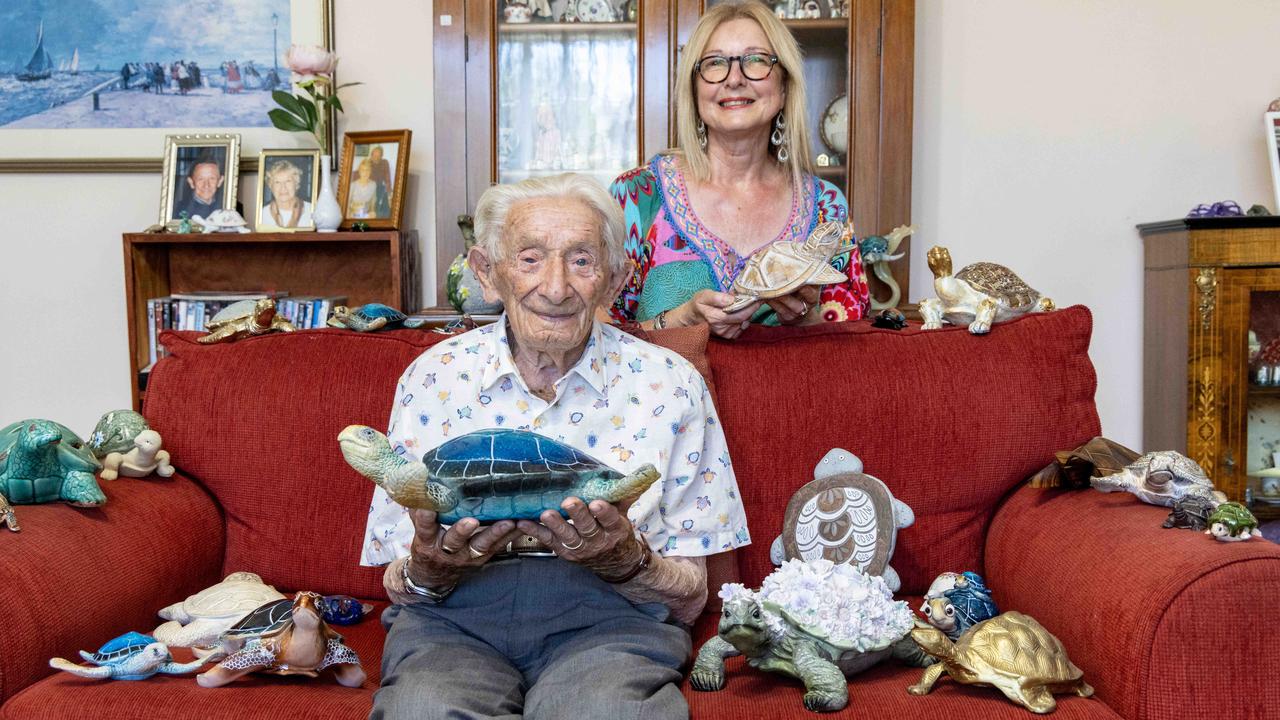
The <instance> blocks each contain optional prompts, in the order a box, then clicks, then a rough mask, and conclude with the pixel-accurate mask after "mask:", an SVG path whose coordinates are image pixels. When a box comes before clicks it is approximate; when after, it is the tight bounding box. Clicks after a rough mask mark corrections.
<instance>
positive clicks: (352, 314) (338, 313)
mask: <svg viewBox="0 0 1280 720" xmlns="http://www.w3.org/2000/svg"><path fill="white" fill-rule="evenodd" d="M406 317H407V316H406V315H405V314H404V313H402V312H400V311H399V310H397V309H395V308H393V307H391V306H390V305H383V304H382V303H367V304H365V305H361V306H360V307H358V308H349V307H347V306H346V305H335V306H334V307H333V310H331V311H329V319H328V320H327V321H326V322H327V324H328V325H329V327H336V328H346V329H347V330H355V331H356V332H373V331H374V330H382V329H384V328H385V329H387V330H391V329H394V328H398V327H400V326H401V325H402V324H403V323H404V321H405V318H406Z"/></svg>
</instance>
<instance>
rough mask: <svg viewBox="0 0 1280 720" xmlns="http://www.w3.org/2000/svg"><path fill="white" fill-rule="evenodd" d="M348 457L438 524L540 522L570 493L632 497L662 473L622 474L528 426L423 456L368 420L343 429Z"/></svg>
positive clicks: (587, 498) (586, 497)
mask: <svg viewBox="0 0 1280 720" xmlns="http://www.w3.org/2000/svg"><path fill="white" fill-rule="evenodd" d="M338 442H339V444H340V445H341V447H342V456H343V457H344V458H345V459H346V461H347V464H348V465H350V466H351V467H352V468H354V469H355V471H356V472H358V473H360V474H361V475H363V476H365V477H367V478H369V479H370V480H372V481H373V482H374V483H376V484H377V485H379V486H380V487H382V488H383V489H384V490H386V491H387V494H388V495H390V496H391V499H392V500H395V501H396V502H398V503H400V504H401V505H404V506H405V507H408V508H422V509H424V510H434V511H435V512H438V513H440V522H442V523H446V524H453V523H455V522H457V521H458V520H460V519H462V518H464V517H473V518H476V519H477V520H479V521H481V522H490V521H494V520H507V519H512V520H514V519H527V520H536V519H537V518H538V516H539V515H541V514H542V513H543V512H544V511H546V510H560V503H561V502H563V501H564V500H565V499H566V498H568V497H577V498H581V499H582V501H583V502H587V503H589V502H591V501H592V500H596V499H599V500H604V501H605V502H610V503H619V502H623V501H626V500H634V499H635V498H638V497H640V494H641V493H643V492H644V491H645V490H647V489H648V488H649V486H650V485H652V484H653V483H654V482H655V481H656V480H657V479H658V477H659V475H658V470H657V469H656V468H654V466H653V465H648V464H646V465H642V466H640V468H638V469H637V470H636V471H635V472H633V473H631V474H630V475H623V474H622V473H620V472H618V471H617V470H614V469H613V468H611V467H609V466H608V465H605V464H604V463H602V462H600V461H599V460H596V459H595V458H593V457H591V456H590V455H587V454H586V453H584V452H581V451H579V450H576V449H575V448H573V447H570V446H568V445H565V444H564V443H560V442H556V441H555V440H552V439H551V438H548V437H543V436H541V435H538V434H536V433H531V432H526V431H524V430H477V431H476V432H472V433H467V434H466V435H463V436H461V437H456V438H454V439H452V440H450V441H448V442H446V443H444V444H443V445H440V446H439V447H436V448H435V449H433V450H431V451H430V452H428V453H427V454H426V455H425V456H424V457H423V458H422V462H414V461H412V460H408V459H406V458H404V457H402V456H400V455H397V454H396V453H395V451H393V450H392V449H391V443H390V442H389V441H388V440H387V436H386V435H383V434H382V433H380V432H378V431H377V430H374V429H373V428H371V427H367V426H365V425H349V426H347V427H346V428H345V429H343V431H342V432H341V433H339V434H338Z"/></svg>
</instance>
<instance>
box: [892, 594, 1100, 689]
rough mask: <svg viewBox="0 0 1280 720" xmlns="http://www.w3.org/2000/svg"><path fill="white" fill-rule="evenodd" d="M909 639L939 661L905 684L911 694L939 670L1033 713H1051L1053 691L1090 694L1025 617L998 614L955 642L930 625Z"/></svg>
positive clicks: (1048, 637)
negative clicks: (987, 687) (993, 691)
mask: <svg viewBox="0 0 1280 720" xmlns="http://www.w3.org/2000/svg"><path fill="white" fill-rule="evenodd" d="M911 637H912V638H913V639H914V640H915V641H916V642H917V643H919V644H920V647H922V648H924V651H925V652H927V653H929V654H930V655H933V656H935V657H937V658H938V659H939V660H940V661H941V662H939V663H937V664H935V665H930V666H929V667H928V668H927V669H926V670H925V671H924V674H923V675H922V676H921V677H920V682H919V683H917V684H915V685H912V686H911V687H910V688H908V691H909V692H910V693H911V694H912V695H926V694H928V693H929V691H930V690H932V689H933V684H934V683H936V682H937V681H938V678H940V677H942V674H943V673H947V674H948V675H950V676H951V677H953V678H955V680H956V681H957V682H960V683H963V684H965V685H990V686H992V687H995V688H996V689H998V690H999V691H1000V692H1002V693H1004V695H1005V697H1007V698H1009V699H1010V700H1012V701H1013V702H1015V703H1017V704H1019V705H1021V706H1023V707H1025V708H1026V709H1028V710H1030V711H1031V712H1034V713H1049V712H1053V709H1054V708H1055V707H1057V701H1055V700H1054V699H1053V693H1064V692H1074V693H1076V694H1077V695H1079V696H1081V697H1089V696H1090V695H1093V688H1091V687H1089V684H1088V683H1086V682H1085V681H1084V672H1082V671H1081V670H1080V668H1078V667H1076V666H1075V665H1074V664H1073V663H1072V662H1071V659H1070V658H1068V657H1067V651H1066V649H1065V648H1063V647H1062V642H1061V641H1060V640H1058V638H1056V637H1054V635H1053V633H1050V632H1049V631H1048V630H1045V629H1044V627H1043V626H1042V625H1041V624H1040V623H1038V622H1036V620H1035V618H1033V617H1031V616H1029V615H1023V614H1022V613H1019V612H1006V613H1002V614H1000V615H997V616H995V617H993V618H991V619H990V620H986V621H983V622H980V623H978V624H977V625H974V626H973V627H971V628H969V631H968V632H966V633H965V634H964V635H961V636H960V640H959V641H957V642H955V643H952V642H951V640H950V639H948V638H947V636H946V634H944V633H943V632H942V631H941V630H939V629H937V628H934V627H917V628H916V629H914V630H912V631H911Z"/></svg>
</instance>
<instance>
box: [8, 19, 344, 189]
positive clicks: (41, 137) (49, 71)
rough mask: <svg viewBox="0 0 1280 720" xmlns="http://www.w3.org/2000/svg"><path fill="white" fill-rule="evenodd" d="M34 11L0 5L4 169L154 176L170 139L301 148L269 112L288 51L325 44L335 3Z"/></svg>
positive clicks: (284, 75)
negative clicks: (234, 138) (197, 137)
mask: <svg viewBox="0 0 1280 720" xmlns="http://www.w3.org/2000/svg"><path fill="white" fill-rule="evenodd" d="M37 5H39V4H37ZM34 7H36V5H32V3H30V2H16V3H15V2H2V3H0V48H8V49H9V51H10V54H9V55H8V57H6V58H5V67H4V70H5V71H8V70H9V69H10V68H9V66H10V65H12V66H13V74H11V75H9V77H8V79H7V81H6V80H0V172H58V171H74V172H155V171H156V170H158V169H160V167H161V162H160V160H159V159H158V158H157V157H156V154H155V152H156V148H158V147H160V146H161V138H162V137H163V136H165V135H168V134H200V133H214V132H235V133H239V134H240V136H241V137H242V138H243V141H244V146H245V151H246V153H245V154H246V155H247V156H248V157H250V158H252V157H256V156H257V154H258V152H259V151H260V150H261V149H263V148H268V147H302V146H303V145H304V144H305V143H306V142H307V139H306V138H304V137H300V136H299V137H297V138H295V137H294V135H295V134H294V133H288V132H284V131H281V130H276V129H275V128H274V127H272V125H271V121H270V120H269V119H268V118H267V111H268V110H270V109H272V108H273V107H275V104H274V103H273V101H272V99H271V91H272V90H273V89H280V90H288V89H289V88H290V82H291V80H292V78H291V73H290V72H289V70H288V68H287V67H285V65H284V55H285V53H286V52H287V51H288V49H289V46H290V45H291V44H294V43H296V44H300V45H318V46H323V47H325V48H332V46H333V43H332V38H333V25H332V17H333V2H332V0H218V2H203V3H182V2H172V0H111V2H105V1H103V0H98V1H96V2H89V3H81V2H57V3H43V9H42V10H40V11H38V12H37V11H36V10H33V8H34ZM4 74H7V73H4ZM6 82H7V83H8V84H6ZM331 119H332V118H331ZM329 127H330V128H332V127H333V123H332V122H330V123H329ZM330 133H331V139H330V146H331V147H334V148H336V144H335V141H336V136H334V135H333V134H332V130H331V131H330Z"/></svg>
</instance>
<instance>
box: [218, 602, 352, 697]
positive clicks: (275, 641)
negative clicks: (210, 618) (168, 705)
mask: <svg viewBox="0 0 1280 720" xmlns="http://www.w3.org/2000/svg"><path fill="white" fill-rule="evenodd" d="M319 601H320V596H319V595H318V594H316V593H313V592H306V591H303V592H300V593H298V595H297V597H295V598H294V599H293V600H289V599H287V598H286V599H284V600H276V601H274V602H270V603H267V604H265V605H263V606H262V607H259V608H258V609H257V610H254V611H253V612H252V613H250V614H249V615H248V616H246V617H245V618H244V619H243V620H241V621H240V622H238V623H236V624H235V625H232V626H231V628H230V629H228V630H227V631H226V632H224V633H222V647H223V651H224V652H226V653H228V657H227V658H226V659H225V660H223V661H222V662H220V663H218V665H217V666H216V667H214V668H212V669H210V670H208V671H206V672H203V673H201V674H199V675H197V676H196V682H198V683H199V684H200V686H201V687H207V688H213V687H221V686H223V685H226V684H227V683H229V682H232V681H234V680H236V679H237V678H239V677H241V676H243V675H247V674H249V673H251V672H264V673H271V674H275V675H305V676H307V677H316V676H318V675H319V674H320V671H321V670H324V669H325V668H328V667H333V668H334V676H335V678H336V679H337V681H338V683H339V684H341V685H345V686H347V687H359V686H360V685H362V684H363V683H364V680H365V672H364V668H362V667H360V657H359V656H357V655H356V653H355V651H354V650H352V649H351V648H349V647H347V645H346V643H344V642H343V640H342V636H341V635H339V634H338V633H336V632H334V631H333V630H330V629H329V626H328V625H326V624H325V622H324V618H323V617H322V616H321V611H320V608H319V607H318V605H317V603H319Z"/></svg>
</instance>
